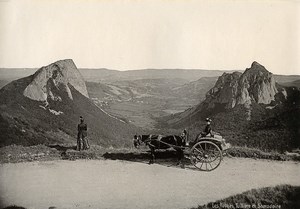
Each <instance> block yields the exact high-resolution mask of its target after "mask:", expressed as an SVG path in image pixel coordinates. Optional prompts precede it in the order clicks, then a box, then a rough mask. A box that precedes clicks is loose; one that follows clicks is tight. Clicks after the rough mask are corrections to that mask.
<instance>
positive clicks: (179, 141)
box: [133, 135, 186, 166]
mask: <svg viewBox="0 0 300 209" xmlns="http://www.w3.org/2000/svg"><path fill="white" fill-rule="evenodd" d="M142 143H144V144H146V145H147V146H148V147H149V148H150V150H151V159H150V161H149V164H152V163H154V162H155V150H157V149H168V148H174V149H175V150H176V151H177V157H178V162H177V165H179V164H181V165H182V166H183V164H182V159H183V157H184V153H183V149H184V148H183V147H184V146H185V144H186V139H185V137H182V136H177V135H170V136H163V135H134V137H133V145H134V146H135V147H136V148H138V147H139V146H140V145H141V144H142Z"/></svg>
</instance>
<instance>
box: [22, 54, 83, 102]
mask: <svg viewBox="0 0 300 209" xmlns="http://www.w3.org/2000/svg"><path fill="white" fill-rule="evenodd" d="M70 85H71V86H73V87H74V88H75V89H76V90H77V91H78V92H80V93H81V94H82V95H84V96H85V97H88V92H87V88H86V85H85V82H84V80H83V77H82V75H81V74H80V72H79V70H78V69H77V67H76V65H75V64H74V62H73V60H71V59H66V60H60V61H57V62H55V63H52V64H50V65H48V66H45V67H42V68H40V69H38V70H37V71H36V72H35V73H34V74H33V75H32V81H31V83H30V84H29V85H28V86H27V87H26V88H25V90H24V92H23V95H24V96H26V97H28V98H30V99H32V100H36V101H46V102H47V101H48V99H51V100H55V101H59V100H61V99H62V98H61V96H60V95H61V94H60V93H65V94H67V96H68V97H69V98H70V99H73V96H72V93H71V90H70Z"/></svg>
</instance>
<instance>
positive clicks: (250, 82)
mask: <svg viewBox="0 0 300 209" xmlns="http://www.w3.org/2000/svg"><path fill="white" fill-rule="evenodd" d="M277 92H278V91H277V88H276V85H275V80H274V78H273V75H272V73H270V72H269V71H267V70H266V68H265V67H264V66H262V65H261V64H259V63H257V62H253V63H252V65H251V67H250V68H247V69H246V70H245V72H244V73H243V74H242V73H239V72H234V73H224V74H223V75H222V76H220V77H219V79H218V81H217V82H216V84H215V86H214V87H213V88H212V89H211V90H210V91H209V92H208V93H207V95H206V102H207V103H208V104H209V107H214V106H215V105H216V104H223V105H225V107H226V108H233V107H235V106H236V105H238V104H244V105H247V106H248V105H250V104H251V103H252V102H255V103H263V104H269V103H271V101H273V100H275V94H276V93H277Z"/></svg>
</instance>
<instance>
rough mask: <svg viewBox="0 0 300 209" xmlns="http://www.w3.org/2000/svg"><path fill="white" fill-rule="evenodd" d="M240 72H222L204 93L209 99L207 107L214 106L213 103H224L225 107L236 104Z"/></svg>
mask: <svg viewBox="0 0 300 209" xmlns="http://www.w3.org/2000/svg"><path fill="white" fill-rule="evenodd" d="M241 75H242V73H240V72H233V73H223V75H222V76H220V77H219V78H218V80H217V82H216V84H215V86H214V87H213V88H212V89H210V90H209V91H208V92H207V94H206V99H207V100H209V107H214V104H215V103H221V104H226V107H227V108H232V107H234V106H235V104H236V99H235V97H236V94H237V85H238V81H239V78H240V76H241Z"/></svg>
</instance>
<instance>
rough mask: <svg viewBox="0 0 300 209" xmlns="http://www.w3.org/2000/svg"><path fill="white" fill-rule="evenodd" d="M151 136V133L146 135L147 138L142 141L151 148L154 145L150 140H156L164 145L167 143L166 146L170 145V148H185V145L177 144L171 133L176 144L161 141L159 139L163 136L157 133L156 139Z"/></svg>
mask: <svg viewBox="0 0 300 209" xmlns="http://www.w3.org/2000/svg"><path fill="white" fill-rule="evenodd" d="M151 137H152V135H150V136H149V137H148V139H147V140H145V141H144V143H145V144H146V145H148V146H151V147H153V148H155V146H154V145H153V144H151V141H157V142H159V143H162V144H165V145H167V146H169V147H172V148H178V149H185V148H186V147H184V146H178V143H177V140H176V138H175V136H174V135H173V139H174V141H175V143H176V145H173V144H169V143H167V142H164V141H161V139H162V138H163V137H162V136H161V135H158V138H157V139H152V138H151ZM159 148H160V144H159V147H158V149H159Z"/></svg>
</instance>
